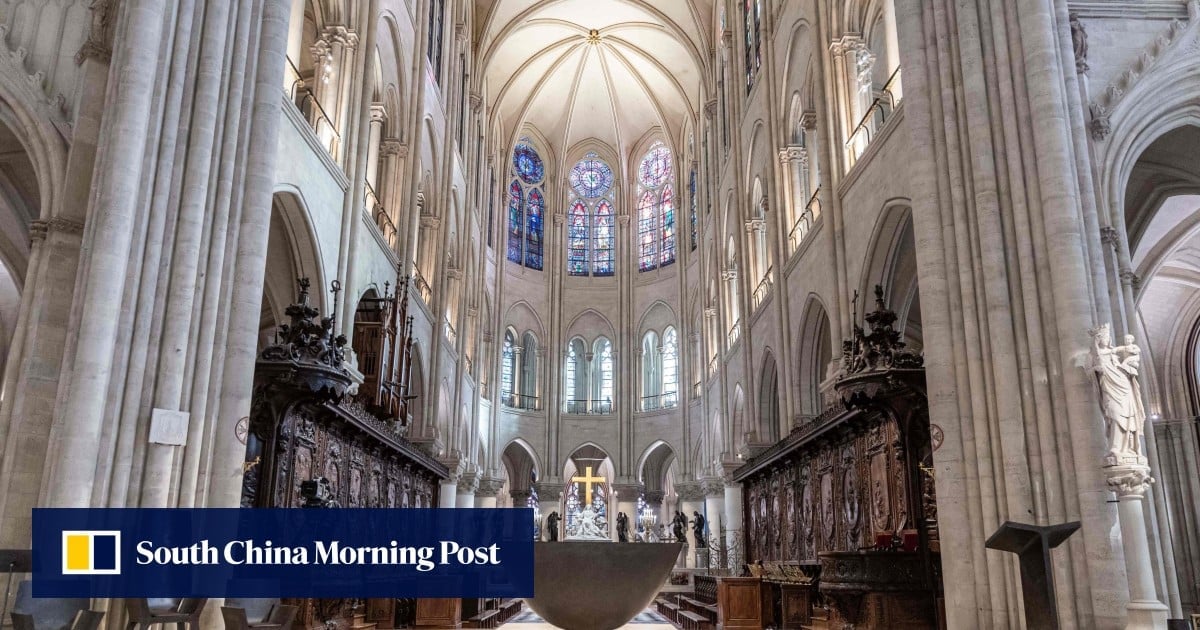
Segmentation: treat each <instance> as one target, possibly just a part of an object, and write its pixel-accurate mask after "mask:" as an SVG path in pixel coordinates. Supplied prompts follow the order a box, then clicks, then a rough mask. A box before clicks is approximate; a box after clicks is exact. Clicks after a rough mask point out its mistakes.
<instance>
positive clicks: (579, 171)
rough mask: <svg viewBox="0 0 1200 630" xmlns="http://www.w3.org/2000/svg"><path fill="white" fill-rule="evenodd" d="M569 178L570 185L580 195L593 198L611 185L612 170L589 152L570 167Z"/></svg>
mask: <svg viewBox="0 0 1200 630" xmlns="http://www.w3.org/2000/svg"><path fill="white" fill-rule="evenodd" d="M569 179H570V182H571V187H572V188H574V189H575V192H576V193H578V194H579V195H580V196H581V197H585V198H588V199H595V198H596V197H600V196H602V195H604V194H605V193H607V192H608V189H609V188H611V187H612V183H613V172H612V169H611V168H609V167H608V165H607V164H605V163H604V162H602V161H600V160H599V159H598V158H597V157H596V154H595V153H589V154H587V155H586V156H584V158H583V159H582V160H579V162H578V163H576V164H575V168H572V169H571V175H570V177H569Z"/></svg>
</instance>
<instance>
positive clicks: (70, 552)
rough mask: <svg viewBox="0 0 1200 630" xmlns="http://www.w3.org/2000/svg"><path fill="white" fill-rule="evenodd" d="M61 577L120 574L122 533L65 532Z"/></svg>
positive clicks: (63, 534) (63, 536)
mask: <svg viewBox="0 0 1200 630" xmlns="http://www.w3.org/2000/svg"><path fill="white" fill-rule="evenodd" d="M62 572H63V575H117V574H120V573H121V532H119V531H64V532H63V533H62Z"/></svg>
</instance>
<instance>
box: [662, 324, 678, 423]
mask: <svg viewBox="0 0 1200 630" xmlns="http://www.w3.org/2000/svg"><path fill="white" fill-rule="evenodd" d="M678 337H679V336H678V334H677V333H676V332H675V328H674V327H671V328H667V330H666V332H664V333H663V349H662V379H663V384H662V399H663V406H664V407H674V406H675V404H676V402H677V401H678V399H679V338H678Z"/></svg>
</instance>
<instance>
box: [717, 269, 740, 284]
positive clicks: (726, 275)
mask: <svg viewBox="0 0 1200 630" xmlns="http://www.w3.org/2000/svg"><path fill="white" fill-rule="evenodd" d="M737 277H738V270H737V267H730V268H728V269H724V270H722V271H721V279H722V280H731V281H732V280H737Z"/></svg>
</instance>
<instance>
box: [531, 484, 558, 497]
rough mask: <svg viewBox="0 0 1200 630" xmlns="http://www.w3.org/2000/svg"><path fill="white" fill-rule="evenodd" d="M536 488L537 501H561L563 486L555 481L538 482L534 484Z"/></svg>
mask: <svg viewBox="0 0 1200 630" xmlns="http://www.w3.org/2000/svg"><path fill="white" fill-rule="evenodd" d="M534 487H535V488H537V493H538V501H560V500H562V493H563V484H561V483H558V482H555V481H547V482H539V483H536V484H534Z"/></svg>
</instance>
